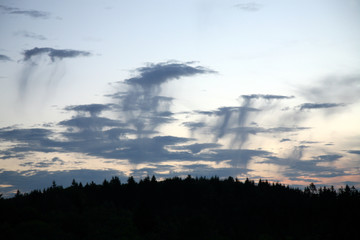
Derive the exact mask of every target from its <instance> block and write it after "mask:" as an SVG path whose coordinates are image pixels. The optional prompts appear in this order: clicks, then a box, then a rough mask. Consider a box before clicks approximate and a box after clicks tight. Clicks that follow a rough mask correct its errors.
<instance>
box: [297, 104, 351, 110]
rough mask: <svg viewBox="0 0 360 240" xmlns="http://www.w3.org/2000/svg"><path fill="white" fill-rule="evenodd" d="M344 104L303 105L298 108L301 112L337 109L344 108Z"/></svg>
mask: <svg viewBox="0 0 360 240" xmlns="http://www.w3.org/2000/svg"><path fill="white" fill-rule="evenodd" d="M344 106H345V104H343V103H303V104H301V105H299V106H298V108H299V109H300V110H305V109H322V108H335V107H344Z"/></svg>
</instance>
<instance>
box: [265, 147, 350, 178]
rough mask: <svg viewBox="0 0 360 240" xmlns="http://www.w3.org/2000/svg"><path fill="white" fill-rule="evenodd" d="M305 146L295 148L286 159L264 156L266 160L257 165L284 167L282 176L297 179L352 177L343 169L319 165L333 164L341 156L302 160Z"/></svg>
mask: <svg viewBox="0 0 360 240" xmlns="http://www.w3.org/2000/svg"><path fill="white" fill-rule="evenodd" d="M306 148H307V146H303V145H301V146H296V147H294V149H293V151H292V153H291V154H290V156H289V157H287V158H279V157H275V156H265V157H264V158H266V159H267V160H265V161H262V162H259V163H271V164H275V165H279V166H283V167H286V168H285V169H284V170H283V171H282V174H283V175H284V176H286V177H290V178H298V177H312V178H317V177H324V178H331V177H337V176H347V175H353V174H351V173H346V172H345V171H344V170H343V169H339V168H337V167H335V166H323V165H321V163H324V162H334V161H336V160H338V159H340V158H341V157H342V156H341V155H337V154H330V155H320V156H316V157H313V159H311V160H308V159H303V155H304V150H305V149H306Z"/></svg>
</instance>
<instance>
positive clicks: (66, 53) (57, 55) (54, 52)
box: [23, 47, 91, 62]
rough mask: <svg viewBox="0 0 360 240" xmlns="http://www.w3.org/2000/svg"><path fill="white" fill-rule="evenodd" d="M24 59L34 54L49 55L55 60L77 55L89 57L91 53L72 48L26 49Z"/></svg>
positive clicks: (27, 59) (29, 58) (30, 57)
mask: <svg viewBox="0 0 360 240" xmlns="http://www.w3.org/2000/svg"><path fill="white" fill-rule="evenodd" d="M23 55H24V59H23V60H24V61H29V60H31V59H32V57H34V56H39V55H47V56H48V57H50V59H51V61H52V62H54V61H55V60H56V59H60V60H61V59H63V58H75V57H88V56H90V55H91V53H90V52H87V51H79V50H71V49H54V48H38V47H35V48H33V49H29V50H25V51H24V52H23Z"/></svg>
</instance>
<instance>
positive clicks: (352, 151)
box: [348, 150, 360, 155]
mask: <svg viewBox="0 0 360 240" xmlns="http://www.w3.org/2000/svg"><path fill="white" fill-rule="evenodd" d="M348 153H352V154H358V155H360V150H350V151H348Z"/></svg>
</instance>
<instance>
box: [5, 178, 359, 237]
mask: <svg viewBox="0 0 360 240" xmlns="http://www.w3.org/2000/svg"><path fill="white" fill-rule="evenodd" d="M359 200H360V193H359V191H358V190H357V189H355V188H354V187H349V186H348V185H346V186H345V187H341V188H340V189H338V190H335V189H334V188H333V187H331V188H327V187H320V188H317V187H316V186H315V185H314V184H310V185H309V186H308V187H306V188H305V189H304V190H300V189H295V188H290V187H289V186H285V185H283V184H280V183H269V182H268V181H263V180H259V181H258V182H257V183H255V182H254V181H251V180H248V179H247V180H246V181H245V182H241V181H238V180H237V179H233V178H232V177H229V178H227V179H224V180H220V179H219V178H218V177H212V178H203V177H201V178H192V177H191V176H188V177H187V178H185V179H181V178H178V177H174V178H171V179H166V180H164V181H157V180H156V178H155V177H154V176H153V177H152V178H150V177H146V178H145V179H142V180H140V181H139V182H136V181H135V180H134V178H133V177H130V178H129V179H128V181H127V183H121V182H120V179H119V178H118V177H113V178H112V179H111V180H110V181H107V180H104V182H103V183H102V184H95V183H93V182H92V183H87V184H86V185H83V184H82V183H78V182H76V181H75V180H73V182H72V185H71V186H70V187H67V188H63V187H62V186H57V185H56V183H55V182H53V184H52V186H51V187H49V188H47V189H44V190H42V191H40V190H34V191H32V192H30V193H26V194H22V193H20V192H18V193H17V194H16V195H15V197H13V198H10V199H4V198H1V197H0V211H1V214H0V216H1V217H0V236H1V239H29V238H30V239H67V240H70V239H182V240H183V239H254V240H255V239H259V240H260V239H261V240H269V239H274V240H275V239H276V240H278V239H288V240H291V239H312V240H316V239H354V236H357V237H358V236H359V231H358V227H359V216H360V201H359ZM354 220H355V221H354Z"/></svg>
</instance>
